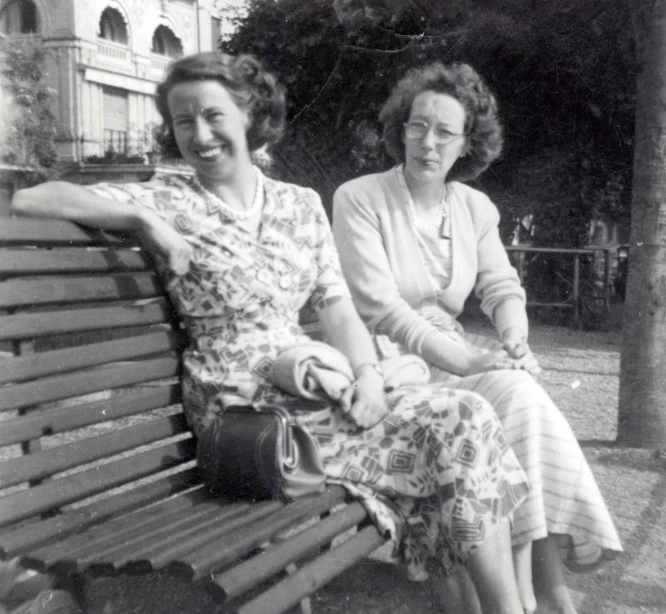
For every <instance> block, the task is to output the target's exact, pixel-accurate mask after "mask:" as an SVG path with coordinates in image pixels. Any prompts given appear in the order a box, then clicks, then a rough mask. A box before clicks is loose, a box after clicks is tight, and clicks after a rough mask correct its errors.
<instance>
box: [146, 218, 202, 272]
mask: <svg viewBox="0 0 666 614" xmlns="http://www.w3.org/2000/svg"><path fill="white" fill-rule="evenodd" d="M142 221H143V224H142V227H141V237H142V238H143V240H144V241H145V243H146V247H147V248H148V249H149V250H150V252H151V253H153V254H155V255H156V256H157V257H158V258H160V259H161V260H163V261H164V263H165V264H166V267H167V268H168V269H169V270H170V271H171V272H173V273H174V274H175V275H184V274H185V273H187V271H188V269H189V267H190V262H191V260H192V256H193V252H194V248H193V247H192V245H190V243H188V241H187V240H186V239H185V238H184V237H183V236H182V235H181V234H179V233H178V231H176V229H175V228H173V227H172V226H170V225H169V224H168V223H167V222H165V221H164V220H163V219H162V218H161V217H160V216H159V215H157V214H156V213H154V212H152V211H146V212H145V213H144V215H143V216H142Z"/></svg>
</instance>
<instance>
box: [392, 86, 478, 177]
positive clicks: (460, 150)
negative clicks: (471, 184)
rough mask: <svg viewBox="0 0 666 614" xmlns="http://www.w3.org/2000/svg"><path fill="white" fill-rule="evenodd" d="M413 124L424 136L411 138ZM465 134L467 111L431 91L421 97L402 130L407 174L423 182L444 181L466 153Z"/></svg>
mask: <svg viewBox="0 0 666 614" xmlns="http://www.w3.org/2000/svg"><path fill="white" fill-rule="evenodd" d="M410 124H411V125H412V126H413V127H414V128H415V130H414V131H415V132H416V131H418V130H421V131H422V132H423V131H424V132H425V133H424V135H423V136H422V137H421V138H418V137H410V136H409V134H408V132H409V131H410V130H409V128H408V126H409V125H410ZM464 132H465V109H464V108H463V106H462V105H461V104H460V102H458V101H457V100H456V99H455V98H453V96H449V95H448V94H439V93H437V92H433V91H431V90H427V91H425V92H421V93H420V94H418V95H417V96H416V98H414V102H413V103H412V108H411V111H410V114H409V119H408V120H407V123H406V126H405V128H403V141H404V143H405V173H406V174H407V175H409V176H410V178H411V179H412V180H414V181H418V182H422V183H430V182H431V181H441V182H444V181H445V180H446V176H447V175H448V174H449V171H450V170H451V167H452V166H453V165H454V164H455V162H456V160H457V159H458V158H459V157H460V156H461V155H463V154H464V153H465V152H466V148H467V139H466V137H465V134H464ZM438 135H439V137H438Z"/></svg>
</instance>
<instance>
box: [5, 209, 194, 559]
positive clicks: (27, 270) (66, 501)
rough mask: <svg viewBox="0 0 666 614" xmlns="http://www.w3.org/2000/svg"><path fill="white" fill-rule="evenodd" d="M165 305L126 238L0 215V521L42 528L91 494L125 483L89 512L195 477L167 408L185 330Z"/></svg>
mask: <svg viewBox="0 0 666 614" xmlns="http://www.w3.org/2000/svg"><path fill="white" fill-rule="evenodd" d="M173 313H174V312H173V308H172V307H171V305H170V304H169V302H168V300H167V298H166V297H165V295H164V291H163V289H162V287H161V285H160V282H159V279H158V278H157V276H156V274H155V272H154V271H153V269H152V266H151V263H150V261H149V259H147V257H146V255H145V254H144V253H143V252H142V251H141V250H140V249H139V248H138V247H136V244H134V245H133V244H132V243H130V242H127V241H123V240H121V239H118V238H115V237H111V236H108V235H105V234H104V233H100V232H94V231H86V230H83V229H81V228H80V227H78V226H76V225H74V224H70V223H66V222H58V221H52V220H24V219H3V221H2V223H0V532H4V533H5V535H7V534H8V533H7V531H9V532H10V533H11V530H12V528H13V529H14V530H15V532H17V534H18V532H19V526H18V524H17V523H20V524H21V528H20V532H21V534H23V535H25V534H28V533H29V532H30V531H26V528H25V524H26V523H28V524H30V523H31V522H33V523H34V522H35V521H36V520H41V522H39V525H40V527H42V526H47V525H48V523H46V525H45V524H44V522H43V519H44V517H45V515H51V516H54V513H55V516H60V519H58V518H56V517H55V516H54V518H53V520H52V522H51V524H53V526H54V527H56V525H58V523H60V524H62V522H63V520H62V517H63V515H62V514H63V512H70V511H71V510H73V509H75V508H77V506H80V505H81V504H82V502H85V503H88V502H90V500H91V497H95V496H97V497H98V498H100V497H99V495H100V493H104V494H105V495H108V494H113V493H115V492H117V491H118V489H125V490H126V496H122V497H117V496H116V497H115V498H114V497H111V498H109V499H103V498H102V500H101V501H99V502H95V504H94V505H93V506H92V507H86V509H87V510H93V512H92V513H93V515H94V514H100V513H109V514H112V513H116V512H117V511H118V509H119V508H122V507H123V506H125V507H130V506H132V505H139V504H141V503H145V502H147V501H149V500H150V498H151V497H163V496H164V495H165V494H168V492H171V491H174V490H178V489H181V488H186V487H188V486H189V485H191V484H192V480H193V479H194V480H195V481H196V471H195V470H193V466H194V461H193V458H194V446H193V439H192V434H191V433H190V431H189V430H188V428H187V425H186V423H185V419H184V416H183V413H182V408H181V406H180V405H179V402H180V385H179V378H178V375H179V364H180V361H179V352H180V350H181V349H182V347H183V346H184V344H185V342H186V340H185V336H184V333H183V331H181V330H179V327H178V324H177V322H175V321H174V320H173ZM165 476H168V477H167V478H166V479H165ZM93 501H94V500H93ZM95 510H96V511H95ZM65 516H67V514H65ZM35 526H36V524H35ZM58 526H60V525H58ZM56 528H57V527H56ZM40 530H42V529H40ZM53 530H56V529H55V528H54V529H53ZM58 530H59V529H58ZM2 541H3V544H0V554H3V553H4V554H5V555H8V554H10V553H8V551H7V548H6V547H5V545H4V542H5V540H4V538H3V540H2ZM9 541H10V542H11V540H9ZM3 551H4V552H3Z"/></svg>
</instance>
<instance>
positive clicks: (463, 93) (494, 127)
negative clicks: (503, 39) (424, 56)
mask: <svg viewBox="0 0 666 614" xmlns="http://www.w3.org/2000/svg"><path fill="white" fill-rule="evenodd" d="M426 91H433V92H436V93H439V94H448V95H449V96H452V97H453V98H455V99H456V100H457V101H458V102H459V103H460V104H461V105H462V107H463V109H465V135H466V138H467V143H468V152H467V154H466V155H464V156H461V157H460V158H458V160H456V162H455V163H454V165H453V166H452V167H451V170H450V171H449V174H448V176H447V178H446V180H447V181H467V180H470V179H475V178H476V177H478V176H479V175H480V174H481V173H482V172H483V171H485V170H486V169H487V168H488V166H489V165H490V163H491V162H492V161H493V160H495V159H496V158H498V157H499V155H500V153H501V151H502V143H503V139H502V126H501V125H500V122H499V118H498V116H497V102H496V101H495V97H494V96H493V94H492V93H491V91H490V89H489V88H488V86H487V85H486V84H485V83H484V81H483V80H482V79H481V77H480V76H479V75H478V73H477V72H476V71H475V70H474V69H473V68H472V67H471V66H469V65H468V64H448V65H445V64H442V63H441V62H434V63H432V64H428V65H426V66H422V67H419V68H412V69H410V70H408V71H407V72H406V73H405V76H404V77H403V78H402V79H400V81H398V83H397V84H396V86H395V87H394V88H393V90H392V92H391V94H390V96H389V98H388V100H387V101H386V103H385V104H384V107H383V108H382V110H381V111H380V113H379V119H380V121H381V122H382V125H383V140H384V145H385V147H386V150H387V151H388V153H389V154H390V155H391V156H392V157H393V158H394V159H395V160H396V161H397V162H400V163H402V162H404V161H405V143H404V139H403V134H404V124H405V122H406V121H407V120H408V118H409V114H410V112H411V109H412V104H413V102H414V99H415V98H416V97H417V96H418V95H419V94H420V93H422V92H426Z"/></svg>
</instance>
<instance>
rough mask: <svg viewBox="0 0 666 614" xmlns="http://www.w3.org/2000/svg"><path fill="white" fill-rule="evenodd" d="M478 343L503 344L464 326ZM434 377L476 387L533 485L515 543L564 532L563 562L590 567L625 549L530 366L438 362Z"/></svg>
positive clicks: (516, 524) (518, 515) (517, 519)
mask: <svg viewBox="0 0 666 614" xmlns="http://www.w3.org/2000/svg"><path fill="white" fill-rule="evenodd" d="M464 336H465V340H466V341H467V343H469V344H471V346H473V347H474V348H477V349H495V350H497V349H501V345H500V344H499V343H498V342H497V341H495V340H492V339H489V338H488V337H484V336H482V335H475V334H470V333H464ZM432 374H433V381H437V382H440V383H442V384H445V385H446V386H448V387H451V388H453V389H456V390H461V391H462V390H467V391H470V392H476V393H477V394H480V395H481V396H482V397H483V398H484V399H486V400H487V401H488V402H489V403H490V404H491V405H492V406H493V408H494V409H495V412H496V413H497V416H498V417H499V420H500V422H501V423H502V427H503V429H504V433H505V435H506V437H507V439H508V441H509V445H510V446H511V448H512V449H513V451H514V452H515V454H516V456H517V457H518V460H519V461H520V464H521V466H522V468H523V469H524V470H525V473H526V474H527V477H528V479H529V483H530V486H531V490H530V493H529V495H528V496H527V499H526V500H525V501H524V502H523V504H522V505H521V506H520V507H519V508H518V509H517V510H516V512H515V513H514V516H513V525H512V539H513V543H514V545H517V544H521V543H526V542H528V541H532V540H535V539H541V538H543V537H546V535H548V534H549V533H550V534H555V535H559V536H560V545H561V547H562V555H563V560H564V563H565V564H566V565H567V567H569V568H570V569H571V570H572V571H591V570H593V569H595V568H597V567H599V566H600V565H601V564H603V563H604V562H605V561H606V560H608V559H610V558H613V557H614V556H615V555H616V554H617V552H621V551H622V546H621V544H620V539H619V537H618V534H617V531H616V530H615V526H614V525H613V521H612V520H611V517H610V514H609V512H608V509H607V507H606V504H605V503H604V500H603V497H602V495H601V492H600V491H599V487H598V486H597V483H596V481H595V479H594V476H593V475H592V471H591V469H590V467H589V465H588V463H587V460H586V459H585V456H584V455H583V452H582V450H581V448H580V446H579V445H578V442H577V441H576V437H575V435H574V434H573V432H572V430H571V427H570V426H569V423H568V422H567V420H566V418H565V417H564V416H563V415H562V413H561V412H560V410H559V409H558V408H557V407H556V406H555V404H554V403H553V401H552V400H551V398H550V397H549V396H548V393H547V392H546V391H545V390H544V389H543V388H542V387H541V386H540V385H539V384H538V383H537V381H536V380H535V379H534V378H533V377H532V376H531V375H529V374H528V373H526V372H525V371H520V370H501V371H491V372H488V373H482V374H478V375H472V376H467V377H458V376H456V375H451V374H450V373H447V372H445V371H441V370H440V369H436V368H433V369H432Z"/></svg>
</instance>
